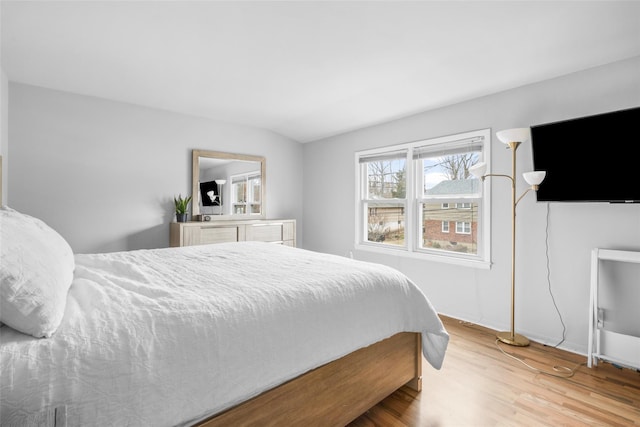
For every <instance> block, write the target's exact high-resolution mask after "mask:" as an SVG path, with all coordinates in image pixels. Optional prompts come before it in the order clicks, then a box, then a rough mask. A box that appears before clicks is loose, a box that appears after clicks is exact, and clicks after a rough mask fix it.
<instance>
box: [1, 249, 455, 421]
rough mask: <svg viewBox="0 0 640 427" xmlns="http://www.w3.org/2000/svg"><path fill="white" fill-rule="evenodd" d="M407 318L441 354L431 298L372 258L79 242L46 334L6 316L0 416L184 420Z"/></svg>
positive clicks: (437, 359) (430, 355)
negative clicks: (109, 249)
mask: <svg viewBox="0 0 640 427" xmlns="http://www.w3.org/2000/svg"><path fill="white" fill-rule="evenodd" d="M401 331H411V332H422V335H423V351H424V354H425V356H426V358H427V360H428V361H429V363H431V364H432V365H433V366H434V367H436V368H439V367H440V366H441V364H442V361H443V357H444V353H445V350H446V347H447V343H448V338H449V336H448V334H447V332H446V331H445V329H444V328H443V326H442V323H441V322H440V320H439V318H438V317H437V315H436V312H435V310H434V309H433V307H432V306H431V304H430V303H429V301H428V300H427V298H426V297H425V296H424V295H423V293H422V292H421V291H420V290H419V289H418V288H417V286H416V285H415V284H413V283H412V282H411V281H410V280H409V279H408V278H406V277H405V276H404V275H403V274H401V273H400V272H398V271H397V270H394V269H392V268H389V267H385V266H382V265H378V264H373V263H366V262H361V261H354V260H351V259H347V258H343V257H339V256H333V255H326V254H320V253H315V252H311V251H305V250H302V249H296V248H290V247H285V246H280V245H275V244H268V243H259V242H244V243H230V244H217V245H206V246H193V247H186V248H167V249H154V250H138V251H129V252H116V253H109V254H95V255H76V270H75V277H74V281H73V285H72V286H71V289H70V291H69V294H68V299H67V306H66V312H65V315H64V319H63V321H62V324H61V325H60V327H59V329H58V331H57V332H56V333H55V334H54V335H53V336H52V337H51V338H47V339H37V338H33V337H31V336H27V335H24V334H21V333H18V332H16V331H14V330H12V329H11V328H9V327H7V326H4V327H2V328H0V356H1V362H2V365H1V367H0V369H1V377H0V398H1V401H2V403H1V407H0V421H1V423H2V424H3V425H4V423H10V422H19V421H20V420H21V419H26V417H27V416H29V415H33V414H36V413H39V412H44V411H47V410H48V409H49V408H55V407H61V406H63V407H65V406H66V418H67V422H68V425H70V426H83V427H84V426H175V425H186V424H189V423H192V422H194V421H197V420H199V419H201V418H203V417H205V416H207V415H210V414H211V413H213V412H217V411H221V410H223V409H226V408H229V407H231V406H233V405H235V404H237V403H239V402H241V401H243V400H246V399H247V398H249V397H252V396H255V395H257V394H259V393H260V392H262V391H264V390H266V389H269V388H271V387H274V386H276V385H278V384H280V383H282V382H284V381H286V380H289V379H292V378H294V377H296V376H298V375H300V374H302V373H304V372H306V371H309V370H311V369H313V368H315V367H318V366H320V365H322V364H324V363H327V362H330V361H332V360H335V359H337V358H339V357H341V356H343V355H345V354H348V353H350V352H351V351H353V350H355V349H358V348H360V347H364V346H367V345H370V344H372V343H375V342H377V341H380V340H382V339H384V338H387V337H389V336H391V335H393V334H395V333H397V332H401Z"/></svg>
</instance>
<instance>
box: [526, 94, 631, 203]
mask: <svg viewBox="0 0 640 427" xmlns="http://www.w3.org/2000/svg"><path fill="white" fill-rule="evenodd" d="M638 124H640V107H635V108H630V109H626V110H619V111H612V112H608V113H603V114H597V115H593V116H587V117H580V118H576V119H571V120H564V121H559V122H553V123H546V124H540V125H534V126H531V147H532V148H531V149H532V155H533V168H534V170H537V171H547V175H546V177H545V179H544V181H543V182H542V184H540V187H539V189H538V191H537V192H536V195H537V199H538V201H540V202H608V203H640V161H639V159H638V156H637V155H636V154H635V153H637V149H638V147H639V146H640V136H639V133H638V129H637V128H638Z"/></svg>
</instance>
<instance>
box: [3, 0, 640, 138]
mask: <svg viewBox="0 0 640 427" xmlns="http://www.w3.org/2000/svg"><path fill="white" fill-rule="evenodd" d="M0 13H1V19H2V29H1V30H2V31H1V35H2V45H1V46H2V64H1V65H2V68H3V70H4V72H5V74H6V75H7V77H8V78H9V80H10V81H15V82H20V83H26V84H31V85H37V86H43V87H47V88H52V89H57V90H63V91H69V92H75V93H79V94H84V95H92V96H98V97H102V98H107V99H112V100H116V101H121V102H127V103H132V104H138V105H143V106H149V107H154V108H160V109H164V110H169V111H175V112H180V113H185V114H190V115H195V116H202V117H209V118H213V119H217V120H222V121H227V122H232V123H238V124H243V125H249V126H256V127H260V128H266V129H270V130H272V131H274V132H277V133H280V134H283V135H286V136H288V137H290V138H292V139H294V140H297V141H300V142H308V141H313V140H316V139H319V138H323V137H327V136H331V135H335V134H339V133H343V132H346V131H350V130H354V129H358V128H361V127H364V126H369V125H373V124H377V123H381V122H384V121H388V120H391V119H395V118H399V117H403V116H407V115H411V114H415V113H418V112H422V111H426V110H430V109H434V108H438V107H442V106H446V105H450V104H453V103H457V102H461V101H464V100H468V99H471V98H475V97H479V96H482V95H486V94H490V93H495V92H498V91H502V90H505V89H510V88H513V87H517V86H521V85H525V84H528V83H532V82H536V81H541V80H545V79H549V78H553V77H556V76H560V75H564V74H567V73H571V72H574V71H578V70H583V69H587V68H591V67H594V66H598V65H602V64H606V63H610V62H614V61H617V60H621V59H625V58H630V57H634V56H638V55H640V2H639V1H625V2H614V1H565V2H559V1H532V2H527V1H498V2H485V1H446V2H445V1H442V2H438V1H412V2H407V1H392V0H389V1H226V2H225V1H103V2H100V1H69V2H62V1H51V0H49V1H42V2H38V1H6V0H3V1H2V3H1V10H0Z"/></svg>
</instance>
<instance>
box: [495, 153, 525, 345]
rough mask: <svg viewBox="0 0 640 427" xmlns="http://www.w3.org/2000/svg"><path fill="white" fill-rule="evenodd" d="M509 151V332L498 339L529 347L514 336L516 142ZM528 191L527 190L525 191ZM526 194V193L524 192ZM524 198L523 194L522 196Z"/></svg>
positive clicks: (502, 333)
mask: <svg viewBox="0 0 640 427" xmlns="http://www.w3.org/2000/svg"><path fill="white" fill-rule="evenodd" d="M507 145H508V146H509V148H510V149H511V176H510V177H509V178H511V330H510V331H509V332H498V335H497V336H498V339H499V340H500V341H502V342H504V343H506V344H510V345H515V346H518V347H526V346H528V345H529V339H527V337H525V336H524V335H520V334H516V322H515V306H516V206H517V204H518V202H519V201H520V199H521V198H522V196H521V197H520V199H517V200H516V150H517V149H518V146H519V145H520V142H518V141H511V142H509V143H508V144H507ZM527 191H528V190H527ZM525 194H526V192H525ZM523 196H524V194H523Z"/></svg>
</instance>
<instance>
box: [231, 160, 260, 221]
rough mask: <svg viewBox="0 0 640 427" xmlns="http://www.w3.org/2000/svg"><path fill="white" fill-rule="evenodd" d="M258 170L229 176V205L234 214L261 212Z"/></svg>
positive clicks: (257, 213)
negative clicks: (230, 198) (230, 197)
mask: <svg viewBox="0 0 640 427" xmlns="http://www.w3.org/2000/svg"><path fill="white" fill-rule="evenodd" d="M261 183H262V181H261V179H260V172H259V171H258V172H250V173H244V174H239V175H233V176H232V177H231V196H232V200H231V205H232V210H233V211H232V212H233V213H234V214H237V215H238V214H242V215H244V214H256V215H259V214H260V213H261V212H262V201H261V200H260V195H261V194H262V193H261V189H260V186H261Z"/></svg>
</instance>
